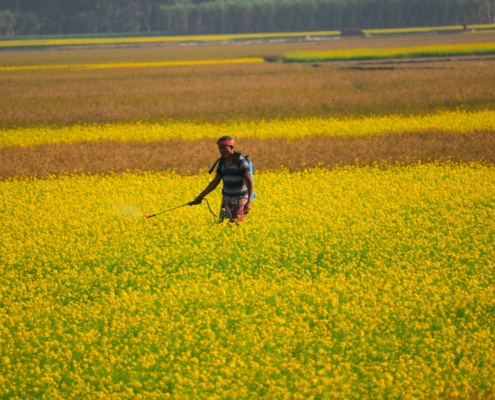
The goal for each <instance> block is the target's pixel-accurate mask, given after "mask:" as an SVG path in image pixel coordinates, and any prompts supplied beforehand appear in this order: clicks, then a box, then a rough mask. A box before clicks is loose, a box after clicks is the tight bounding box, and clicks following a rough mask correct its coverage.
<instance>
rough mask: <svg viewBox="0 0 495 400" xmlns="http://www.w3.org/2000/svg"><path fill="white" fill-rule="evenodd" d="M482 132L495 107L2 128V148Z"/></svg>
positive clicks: (494, 122) (494, 124) (491, 125)
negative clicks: (421, 112) (420, 112)
mask: <svg viewBox="0 0 495 400" xmlns="http://www.w3.org/2000/svg"><path fill="white" fill-rule="evenodd" d="M432 130H433V131H441V132H457V133H469V132H481V131H494V130H495V111H494V110H481V111H473V112H467V111H461V110H458V111H443V112H439V113H436V114H430V115H413V116H402V115H388V116H371V117H360V118H351V117H348V118H300V119H283V120H262V121H259V122H249V121H244V122H242V121H241V122H233V123H229V124H216V125H215V124H210V123H201V124H197V123H192V122H183V121H164V122H161V123H147V122H137V123H128V124H106V125H99V124H94V125H73V126H65V127H55V126H54V127H46V126H45V127H33V128H15V129H1V130H0V146H1V147H5V146H35V145H40V144H55V143H78V142H93V141H105V140H114V141H127V140H138V141H143V142H154V141H161V140H170V139H179V138H180V139H184V140H197V139H217V138H218V137H220V136H223V135H229V136H230V135H232V134H233V135H234V136H235V137H236V138H259V139H276V138H286V139H304V138H310V137H370V136H375V135H385V134H402V133H406V132H427V131H432Z"/></svg>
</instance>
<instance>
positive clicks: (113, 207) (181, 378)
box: [0, 164, 495, 399]
mask: <svg viewBox="0 0 495 400" xmlns="http://www.w3.org/2000/svg"><path fill="white" fill-rule="evenodd" d="M209 179H210V177H209V176H207V175H200V176H193V177H181V176H177V175H173V174H152V173H144V174H140V175H138V174H135V175H132V174H124V175H114V176H72V177H62V178H60V179H47V180H37V179H34V178H25V179H21V180H7V181H3V182H0V213H1V217H2V224H1V228H0V271H1V276H2V279H1V280H0V304H1V307H0V397H18V398H32V397H43V396H44V397H46V398H53V399H57V398H60V399H70V398H87V397H91V398H105V399H107V398H119V399H120V398H122V399H125V398H134V399H139V398H168V397H176V398H193V397H201V398H203V397H218V398H232V397H243V398H246V397H248V398H255V397H259V396H266V397H270V398H310V397H312V396H313V397H315V396H318V395H320V396H322V397H324V398H343V397H345V398H368V397H372V398H376V397H387V398H443V397H446V398H471V397H473V396H474V397H479V398H483V396H484V395H488V396H489V395H490V393H492V394H493V391H494V390H495V386H494V381H493V376H494V374H495V347H494V344H493V343H494V342H493V338H494V334H495V331H494V327H495V312H494V311H495V284H494V282H495V261H494V260H495V248H494V245H493V243H494V242H495V225H494V222H493V221H494V220H495V197H494V193H495V169H494V168H493V167H485V166H481V165H477V164H471V165H464V166H455V165H435V164H430V165H416V166H407V167H406V166H403V167H390V168H388V169H379V168H372V167H370V168H351V167H347V168H342V169H335V170H332V171H329V170H320V169H314V170H307V171H304V172H299V173H294V174H289V173H288V172H286V171H284V170H280V171H275V172H268V173H263V174H258V175H257V176H256V178H255V179H256V188H257V194H258V199H257V200H256V201H255V203H254V205H253V211H252V213H251V214H250V215H249V216H248V219H247V221H246V222H245V223H244V224H242V225H240V226H236V225H233V224H228V223H224V224H220V225H219V224H217V223H216V222H215V219H214V217H213V216H211V214H209V213H208V211H207V208H206V205H205V204H202V205H199V206H194V207H185V208H182V209H179V210H177V211H175V212H172V213H168V214H163V215H161V216H159V217H156V218H153V219H149V220H145V219H144V218H143V213H144V212H148V213H153V212H157V211H161V210H164V209H167V208H169V207H174V206H177V205H180V204H183V203H185V202H188V201H190V200H192V199H193V198H194V197H195V195H197V194H198V193H199V191H200V190H201V189H202V188H203V187H204V186H205V185H206V183H207V182H208V180H209ZM209 197H210V201H211V203H212V204H213V203H215V204H218V201H219V193H218V192H217V193H214V194H212V195H210V196H209ZM215 209H216V207H215Z"/></svg>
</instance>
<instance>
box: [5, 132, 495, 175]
mask: <svg viewBox="0 0 495 400" xmlns="http://www.w3.org/2000/svg"><path fill="white" fill-rule="evenodd" d="M494 148H495V132H478V133H470V134H456V133H441V132H428V133H408V134H403V135H388V136H376V137H372V138H347V139H346V138H312V139H305V140H297V141H294V140H285V139H272V140H259V139H239V140H237V144H236V149H238V150H242V152H243V153H244V154H249V155H251V158H252V161H253V162H254V164H255V168H256V170H257V171H266V170H273V169H277V168H280V167H281V166H283V167H286V168H288V169H289V170H290V171H297V170H301V169H304V168H310V167H315V166H324V167H326V168H333V167H335V166H343V165H357V166H365V165H371V164H374V163H379V164H381V165H384V166H386V165H390V164H395V163H397V162H401V163H404V164H413V163H417V162H419V161H420V162H422V163H428V162H433V161H440V162H449V161H450V162H455V163H466V162H471V161H482V162H484V163H488V164H495V152H493V149H494ZM217 158H218V153H217V150H216V146H215V143H214V141H211V140H199V141H193V142H191V141H185V140H172V141H166V142H154V143H143V142H96V143H94V142H92V143H79V144H72V145H70V144H62V145H43V146H34V147H6V148H0V159H1V160H2V163H1V164H0V179H7V178H11V177H19V176H38V177H46V176H47V175H65V174H68V173H69V174H83V173H91V174H97V173H103V174H108V173H112V172H114V173H121V172H127V171H129V172H137V171H157V172H158V171H172V170H173V171H175V172H176V173H178V174H183V175H193V174H197V173H199V172H201V171H205V170H207V169H208V168H209V167H210V166H211V165H212V164H213V162H214V161H215V160H216V159H217Z"/></svg>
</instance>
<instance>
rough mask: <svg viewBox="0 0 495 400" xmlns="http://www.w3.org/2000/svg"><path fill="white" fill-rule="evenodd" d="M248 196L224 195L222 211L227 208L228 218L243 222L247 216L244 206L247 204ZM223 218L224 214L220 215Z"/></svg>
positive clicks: (232, 220) (226, 215) (231, 220)
mask: <svg viewBox="0 0 495 400" xmlns="http://www.w3.org/2000/svg"><path fill="white" fill-rule="evenodd" d="M247 201H248V199H247V197H229V196H223V199H222V210H221V211H220V212H222V211H223V210H225V218H228V219H229V220H230V222H234V221H237V222H242V221H244V218H245V217H246V214H245V212H244V206H245V205H246V203H247ZM220 218H222V215H220Z"/></svg>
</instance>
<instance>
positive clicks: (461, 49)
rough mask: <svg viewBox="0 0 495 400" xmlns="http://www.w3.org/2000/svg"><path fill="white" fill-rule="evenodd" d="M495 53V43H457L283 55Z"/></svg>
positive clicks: (314, 58)
mask: <svg viewBox="0 0 495 400" xmlns="http://www.w3.org/2000/svg"><path fill="white" fill-rule="evenodd" d="M483 54H495V43H492V42H489V43H469V44H465V43H457V44H434V45H428V46H410V47H397V48H361V49H337V50H322V51H317V50H314V51H293V52H289V53H287V54H285V55H284V59H283V60H284V62H319V61H346V60H377V59H387V58H410V57H445V56H466V55H483Z"/></svg>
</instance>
